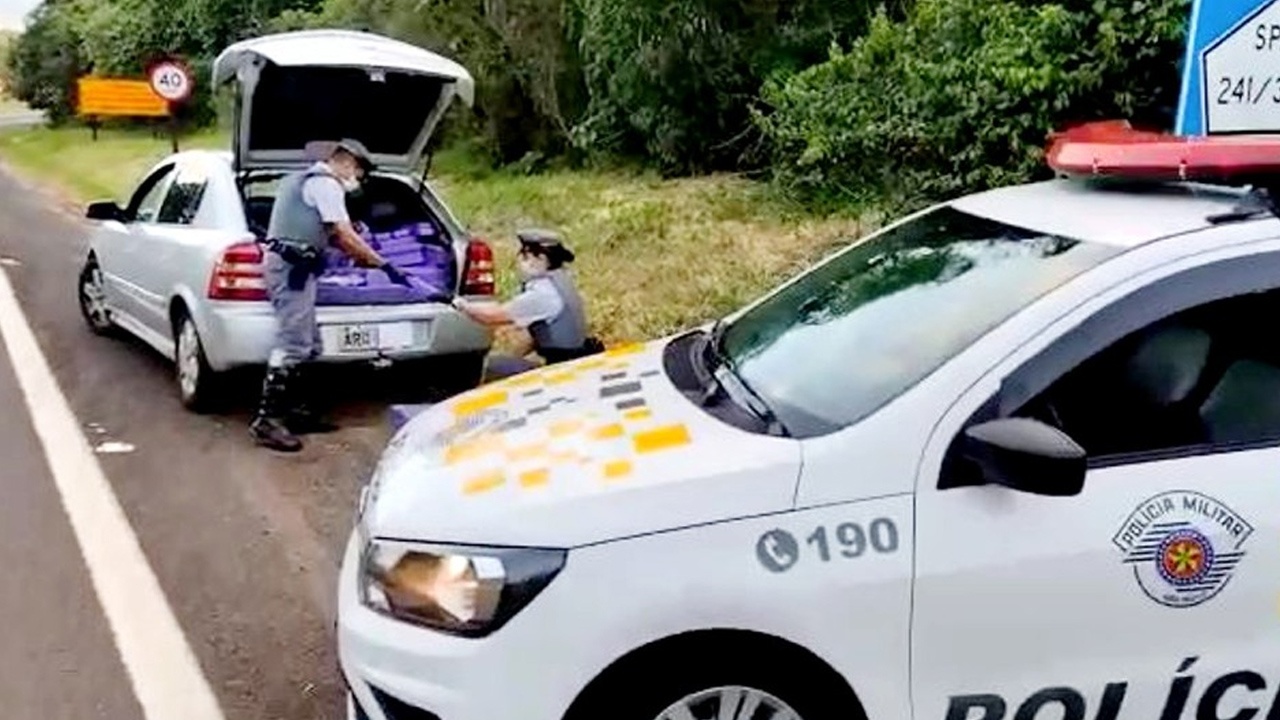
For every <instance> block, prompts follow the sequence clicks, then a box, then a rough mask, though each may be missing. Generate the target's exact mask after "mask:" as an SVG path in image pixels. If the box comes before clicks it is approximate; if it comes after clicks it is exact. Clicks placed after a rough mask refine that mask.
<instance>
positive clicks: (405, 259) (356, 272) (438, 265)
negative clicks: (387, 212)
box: [316, 223, 455, 305]
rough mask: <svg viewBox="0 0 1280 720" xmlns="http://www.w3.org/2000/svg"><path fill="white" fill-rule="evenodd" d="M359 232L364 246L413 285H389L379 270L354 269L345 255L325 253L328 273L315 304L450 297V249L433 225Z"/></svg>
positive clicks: (390, 302) (452, 268) (332, 251)
mask: <svg viewBox="0 0 1280 720" xmlns="http://www.w3.org/2000/svg"><path fill="white" fill-rule="evenodd" d="M358 229H359V230H360V234H361V236H362V237H364V239H365V242H367V243H369V245H370V246H371V247H373V249H374V250H377V251H378V252H379V253H380V254H381V255H382V256H383V257H384V258H386V259H387V261H388V262H390V263H391V264H392V265H394V266H396V267H397V268H399V269H400V271H401V272H403V273H404V274H405V276H407V277H408V278H409V282H410V284H411V285H412V287H404V286H403V285H397V284H395V283H393V282H391V280H389V279H388V278H387V275H386V273H384V272H382V271H381V270H374V269H370V268H362V267H357V266H356V265H355V263H354V262H353V261H352V260H351V258H349V257H347V256H346V254H345V253H343V252H341V251H340V250H337V249H330V250H329V258H328V269H327V270H325V273H324V274H323V275H322V276H320V279H319V282H318V285H317V293H316V294H317V299H316V302H317V304H319V305H403V304H411V303H421V302H447V301H448V300H449V299H450V298H451V297H452V296H453V293H452V288H453V286H454V282H455V277H454V272H455V258H454V254H453V249H452V248H451V247H449V243H448V240H447V239H446V238H444V237H443V236H441V234H440V231H439V230H438V229H437V228H436V227H435V226H434V225H432V224H431V223H414V224H411V225H406V226H403V227H400V228H396V229H394V230H391V231H388V232H378V233H374V232H369V230H368V228H365V227H362V226H360V227H358Z"/></svg>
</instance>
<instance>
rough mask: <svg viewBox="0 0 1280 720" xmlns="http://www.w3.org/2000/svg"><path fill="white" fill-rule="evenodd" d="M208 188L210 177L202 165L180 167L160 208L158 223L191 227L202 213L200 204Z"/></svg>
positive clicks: (193, 164) (157, 217) (190, 164)
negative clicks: (197, 215)
mask: <svg viewBox="0 0 1280 720" xmlns="http://www.w3.org/2000/svg"><path fill="white" fill-rule="evenodd" d="M208 186H209V175H208V173H207V172H206V171H205V168H204V166H203V165H201V164H200V163H188V164H185V165H182V166H181V167H179V169H178V174H177V175H176V176H175V177H174V179H173V183H172V184H171V185H170V186H169V191H168V193H167V194H166V195H165V198H164V202H163V203H162V204H161V206H160V212H159V214H158V215H157V216H156V222H159V223H168V224H173V225H190V224H191V223H192V222H193V221H194V220H195V218H196V213H198V212H199V211H200V203H201V201H202V200H203V199H204V192H205V189H206V188H207V187H208Z"/></svg>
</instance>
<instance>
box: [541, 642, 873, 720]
mask: <svg viewBox="0 0 1280 720" xmlns="http://www.w3.org/2000/svg"><path fill="white" fill-rule="evenodd" d="M735 646H736V644H735ZM702 649H703V651H704V652H702V653H699V656H700V660H699V661H698V662H697V664H691V663H689V662H687V661H686V660H687V658H685V657H684V654H683V653H681V654H680V656H677V657H661V658H649V659H648V660H647V661H645V662H641V663H625V661H624V663H625V668H619V667H615V668H611V670H612V674H611V675H608V676H607V677H605V678H602V679H601V681H600V682H598V683H593V684H592V686H591V687H589V688H588V689H587V691H586V692H584V693H583V695H582V696H581V697H579V698H578V700H577V701H576V702H575V703H574V704H573V707H571V708H570V709H569V712H568V713H567V714H566V715H565V720H591V719H592V718H600V717H608V718H609V720H671V719H672V718H686V719H688V718H693V720H716V718H721V717H732V718H747V719H748V720H754V718H766V717H777V718H787V719H788V720H855V719H857V720H864V717H865V716H864V715H863V710H862V707H861V706H860V704H859V703H858V702H857V699H856V698H854V697H852V695H851V694H850V692H849V691H848V689H847V687H841V686H840V684H839V682H842V681H839V682H838V681H837V680H836V678H835V677H834V673H831V672H830V671H829V670H828V669H826V668H825V667H824V672H806V671H807V670H810V669H812V668H810V667H809V666H808V663H804V662H796V663H787V664H782V665H781V670H780V669H779V668H780V665H779V664H775V663H773V662H765V661H763V659H762V658H761V657H759V655H758V653H756V652H749V651H747V650H748V648H747V647H743V648H739V649H730V648H726V649H725V651H723V652H716V651H712V652H710V653H706V652H705V651H706V648H705V646H704V647H703V648H702ZM752 703H758V705H756V707H757V708H758V709H757V710H756V711H755V712H754V713H753V712H751V711H750V710H749V708H750V707H751V704H752ZM726 705H727V706H728V707H725V706H726ZM770 710H772V711H773V712H772V713H770V712H769V711H770Z"/></svg>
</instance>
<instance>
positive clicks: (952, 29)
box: [757, 0, 1186, 209]
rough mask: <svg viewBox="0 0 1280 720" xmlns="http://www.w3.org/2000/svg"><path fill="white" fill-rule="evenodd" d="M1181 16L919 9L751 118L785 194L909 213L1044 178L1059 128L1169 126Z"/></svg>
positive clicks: (871, 34)
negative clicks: (1109, 123)
mask: <svg viewBox="0 0 1280 720" xmlns="http://www.w3.org/2000/svg"><path fill="white" fill-rule="evenodd" d="M1081 4H1082V3H1077V5H1081ZM1185 17H1186V0H1152V2H1141V1H1139V2H1123V3H1121V2H1114V1H1112V0H1099V1H1098V2H1095V3H1093V5H1092V6H1089V7H1079V8H1071V7H1064V6H1063V5H1059V4H1037V3H1030V2H1014V1H1011V0H920V2H919V3H918V4H917V6H916V7H915V9H914V10H913V12H912V13H911V15H910V17H909V18H908V19H907V20H905V21H893V20H891V19H890V18H888V17H886V16H885V15H884V14H883V13H882V14H880V15H878V16H877V17H876V18H875V19H874V20H873V22H872V23H871V27H870V29H869V31H868V33H867V34H866V35H865V36H864V37H862V38H860V39H859V40H858V41H857V42H855V43H853V45H852V46H851V47H850V49H849V50H848V52H842V51H840V50H839V49H833V50H832V52H831V57H830V59H829V60H828V61H827V62H825V63H823V64H820V65H817V66H815V67H812V68H809V69H807V70H804V71H802V72H799V73H796V74H793V75H790V76H787V77H783V78H778V79H776V80H775V81H773V82H770V83H769V84H768V85H767V86H766V88H765V90H764V98H765V100H766V102H767V104H768V106H769V108H770V111H769V112H767V113H761V114H760V115H759V116H758V118H757V120H758V122H759V124H760V126H761V127H762V129H763V130H764V132H765V133H766V135H767V136H768V137H769V138H771V140H772V141H773V143H774V146H775V148H776V155H775V161H776V164H775V177H776V179H777V180H778V182H779V183H781V184H782V185H783V186H784V187H786V188H788V189H790V190H792V191H794V192H796V193H798V194H800V195H801V196H804V197H806V198H808V199H810V200H814V201H817V202H819V203H821V204H824V205H828V206H840V205H848V204H855V205H860V204H863V203H867V202H869V201H875V200H880V201H882V202H883V200H884V199H886V198H887V199H888V200H889V204H890V205H892V206H894V207H895V208H896V209H906V208H910V207H916V206H919V205H921V204H923V203H926V202H928V201H931V200H937V199H941V198H946V197H951V196H955V195H957V194H962V193H966V192H972V191H975V190H980V189H984V188H989V187H993V186H999V185H1004V184H1008V183H1011V182H1016V181H1022V180H1026V179H1032V178H1035V177H1037V176H1039V175H1042V174H1043V173H1044V172H1045V170H1044V169H1043V164H1042V149H1043V147H1044V144H1045V141H1046V139H1047V135H1048V133H1049V132H1050V131H1052V130H1053V129H1055V128H1059V127H1061V126H1063V125H1064V124H1068V123H1072V122H1078V121H1084V120H1090V119H1101V118H1115V117H1124V118H1132V119H1134V120H1136V121H1138V122H1139V123H1146V124H1152V123H1154V124H1166V123H1168V121H1169V120H1170V118H1171V116H1172V112H1173V109H1174V105H1175V103H1176V97H1177V92H1178V88H1179V77H1178V67H1177V66H1178V59H1179V57H1180V55H1181V51H1182V42H1183V34H1182V25H1183V19H1184V18H1185Z"/></svg>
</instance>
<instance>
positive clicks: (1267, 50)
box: [1175, 0, 1280, 135]
mask: <svg viewBox="0 0 1280 720" xmlns="http://www.w3.org/2000/svg"><path fill="white" fill-rule="evenodd" d="M1175 132H1177V134H1179V135H1208V134H1220V133H1245V132H1257V133H1280V0H1193V3H1192V7H1191V23H1190V26H1189V28H1188V30H1187V52H1186V56H1185V59H1184V61H1183V68H1182V96H1181V99H1180V100H1179V103H1178V122H1177V128H1176V130H1175Z"/></svg>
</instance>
